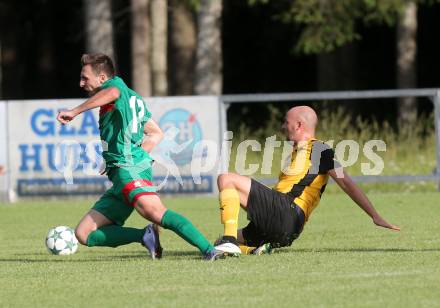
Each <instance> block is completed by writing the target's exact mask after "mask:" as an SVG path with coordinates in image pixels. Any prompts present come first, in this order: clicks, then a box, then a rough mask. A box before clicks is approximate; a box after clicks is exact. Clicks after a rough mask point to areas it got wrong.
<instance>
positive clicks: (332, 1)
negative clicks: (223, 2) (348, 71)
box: [249, 0, 439, 54]
mask: <svg viewBox="0 0 440 308" xmlns="http://www.w3.org/2000/svg"><path fill="white" fill-rule="evenodd" d="M281 1H284V3H286V4H288V5H287V9H286V10H283V11H281V12H279V13H278V16H277V18H278V19H280V20H281V21H283V22H285V23H293V24H296V25H298V26H299V27H300V28H301V34H300V37H299V39H298V42H297V44H296V47H295V50H296V51H297V52H300V53H305V54H316V53H322V52H331V51H333V50H335V49H336V48H338V47H341V46H343V45H345V44H347V43H350V42H353V41H356V40H359V39H361V35H360V33H359V29H358V25H359V24H360V23H361V24H364V25H367V26H371V25H387V26H394V25H395V23H396V21H397V18H398V17H399V14H400V13H401V11H402V10H403V9H404V7H405V4H406V3H408V2H411V1H416V0H386V1H384V0H295V1H291V0H281ZM271 2H275V0H272V1H270V0H249V4H250V5H267V4H269V3H271ZM276 2H277V3H278V2H280V0H276ZM416 2H418V3H421V4H432V3H435V2H439V1H438V0H428V1H426V0H419V1H416Z"/></svg>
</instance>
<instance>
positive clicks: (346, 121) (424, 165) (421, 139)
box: [229, 105, 436, 191]
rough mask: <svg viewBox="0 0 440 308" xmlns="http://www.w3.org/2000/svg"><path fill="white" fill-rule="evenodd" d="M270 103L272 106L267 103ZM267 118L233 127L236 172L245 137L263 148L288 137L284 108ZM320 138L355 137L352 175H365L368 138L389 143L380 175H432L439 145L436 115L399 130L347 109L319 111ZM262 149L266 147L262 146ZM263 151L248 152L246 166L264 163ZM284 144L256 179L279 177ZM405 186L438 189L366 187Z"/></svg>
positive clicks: (233, 169)
mask: <svg viewBox="0 0 440 308" xmlns="http://www.w3.org/2000/svg"><path fill="white" fill-rule="evenodd" d="M268 106H269V105H268ZM268 110H269V112H268V113H267V119H265V120H264V119H260V121H261V122H262V123H265V125H260V126H259V127H258V128H256V129H254V128H251V127H250V126H248V125H247V123H244V122H242V123H241V125H240V126H239V127H238V128H237V129H235V130H234V139H233V146H232V154H231V159H230V165H229V170H230V171H231V172H237V170H236V162H237V147H238V145H239V143H240V142H241V141H243V140H252V139H253V140H257V141H258V142H260V144H261V145H262V147H264V144H265V140H266V138H268V137H270V136H273V135H276V136H277V140H279V141H283V140H285V137H284V135H283V134H282V132H281V130H280V128H281V124H282V121H283V116H284V114H285V111H286V110H284V109H283V108H276V107H275V106H271V107H270V108H269V109H268ZM316 136H317V138H318V139H320V140H323V141H329V140H333V147H335V146H336V145H337V144H338V143H339V142H340V141H342V140H354V141H356V142H357V143H358V144H359V150H360V152H359V159H358V160H357V161H356V163H355V164H354V165H352V166H349V167H347V168H346V169H347V171H348V172H349V174H352V175H362V172H361V170H362V169H361V164H362V163H369V160H368V159H367V158H366V157H365V156H364V154H363V151H362V150H363V147H364V145H365V143H366V142H368V141H369V140H373V139H377V140H383V141H384V142H385V143H386V151H385V152H377V154H378V155H379V156H380V157H381V158H382V159H383V161H384V169H383V171H382V173H381V175H407V174H412V175H417V174H432V173H433V170H434V169H435V167H436V145H435V129H434V119H433V114H432V113H431V114H430V115H429V116H424V117H423V116H421V117H420V118H419V120H418V121H417V123H416V124H415V125H414V126H412V127H411V128H410V129H408V130H407V131H405V132H402V131H398V130H396V129H395V128H394V127H393V126H392V125H390V124H389V123H388V122H386V121H385V122H379V121H377V120H375V119H374V118H372V119H370V120H367V119H364V118H362V117H360V116H358V117H356V118H352V117H351V116H350V113H347V111H346V110H345V109H344V108H341V107H340V108H336V109H331V108H327V109H323V110H321V111H320V113H319V123H318V128H317V132H316ZM262 150H263V149H262ZM262 159H263V153H262V152H253V151H250V150H249V151H248V152H247V156H246V166H249V164H259V166H262ZM281 160H282V147H278V148H275V152H274V155H273V160H272V169H271V173H270V174H262V173H261V168H259V169H258V171H257V173H256V174H255V175H253V176H254V177H257V178H277V177H278V175H279V172H280V170H281ZM431 184H432V185H431ZM402 187H406V188H407V189H408V190H410V191H417V190H419V189H423V190H428V191H435V190H436V185H435V183H415V184H414V183H409V184H386V185H384V184H383V183H377V184H366V185H365V188H366V189H367V190H374V191H395V190H396V189H400V188H402Z"/></svg>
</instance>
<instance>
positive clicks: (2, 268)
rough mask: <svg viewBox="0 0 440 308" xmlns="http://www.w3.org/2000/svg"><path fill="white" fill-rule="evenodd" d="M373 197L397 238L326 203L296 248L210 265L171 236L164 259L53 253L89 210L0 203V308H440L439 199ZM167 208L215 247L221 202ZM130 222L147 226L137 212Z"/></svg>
mask: <svg viewBox="0 0 440 308" xmlns="http://www.w3.org/2000/svg"><path fill="white" fill-rule="evenodd" d="M370 198H371V199H372V201H373V202H374V204H375V205H376V208H377V209H378V210H379V212H380V213H382V214H383V216H384V217H385V218H386V219H388V220H389V221H390V222H392V223H395V224H398V225H400V226H401V227H402V231H401V232H400V233H399V232H392V231H389V230H385V229H382V228H378V227H375V226H374V225H373V224H372V222H371V220H370V219H369V218H368V217H367V216H366V215H365V214H364V213H363V212H361V210H359V209H358V208H357V206H356V205H355V204H353V202H352V201H351V200H349V199H348V197H346V196H344V195H342V194H336V193H335V194H328V195H324V197H323V200H322V201H321V204H320V206H319V207H318V208H317V209H316V210H315V212H314V213H313V215H312V216H311V220H310V221H309V223H308V224H307V225H306V227H305V230H304V233H303V234H302V235H301V237H300V238H299V239H298V240H297V241H296V242H295V243H294V244H293V245H292V246H291V247H289V248H285V249H281V250H278V251H277V252H275V253H274V254H272V255H270V256H260V257H255V256H242V257H240V258H229V259H226V260H221V261H218V262H212V263H209V262H202V261H201V256H200V255H199V253H198V251H197V250H196V249H195V248H193V247H191V246H189V245H188V244H186V243H185V242H183V241H182V240H180V239H179V238H178V237H177V236H175V235H174V234H171V232H169V231H164V232H162V243H163V246H164V248H165V249H166V250H165V254H164V258H163V259H162V260H161V261H152V260H150V259H149V258H148V257H147V256H146V251H145V250H144V248H142V247H141V246H140V245H138V244H131V245H127V246H123V247H119V248H116V249H112V248H86V247H80V249H79V251H78V252H77V253H76V254H75V255H73V256H67V257H61V256H52V255H49V254H48V252H47V251H46V249H45V247H44V238H45V235H46V232H47V231H48V230H49V228H51V227H53V226H57V225H69V226H72V227H73V226H75V224H76V223H77V221H78V220H79V219H80V218H81V216H82V215H83V214H84V213H85V211H86V210H87V209H88V208H89V206H90V203H92V201H59V202H48V201H44V202H38V201H33V202H22V203H18V204H15V205H0V225H1V228H0V306H1V307H49V306H55V305H57V306H60V305H63V306H66V307H68V306H75V307H95V306H100V307H103V306H105V307H120V306H129V305H130V306H151V307H153V306H154V307H170V306H182V307H185V306H191V307H206V306H225V305H228V306H231V305H233V306H251V305H258V304H260V305H264V306H280V307H293V306H301V307H305V306H307V307H311V306H313V307H315V306H334V307H336V306H337V307H341V306H348V307H358V306H359V307H369V306H370V307H372V306H387V307H393V306H394V307H397V306H405V307H410V306H413V307H415V306H429V307H433V306H439V305H440V296H439V294H440V267H439V266H438V260H439V259H440V239H439V238H438V234H440V223H439V222H440V204H439V203H438V193H423V194H422V193H419V194H417V193H411V194H397V193H386V194H371V195H370ZM165 202H166V204H167V205H168V207H169V208H172V209H174V210H177V211H179V212H181V213H183V214H185V215H186V216H187V217H188V218H190V219H191V220H192V221H193V222H194V224H195V225H197V226H198V227H199V228H200V229H201V231H202V232H203V233H204V234H206V235H207V237H208V238H209V239H210V240H211V241H213V240H215V238H216V237H217V236H218V234H220V233H221V232H222V226H221V225H220V223H219V217H218V210H217V207H218V206H217V201H216V200H215V199H211V198H209V199H208V198H192V199H190V198H178V199H165ZM240 219H241V225H244V224H245V223H246V219H245V215H243V213H241V217H240ZM127 225H128V226H138V227H144V226H145V221H143V220H142V219H141V218H140V217H139V215H137V214H135V213H134V214H133V215H132V217H130V219H129V220H128V221H127Z"/></svg>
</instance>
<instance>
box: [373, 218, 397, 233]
mask: <svg viewBox="0 0 440 308" xmlns="http://www.w3.org/2000/svg"><path fill="white" fill-rule="evenodd" d="M373 222H374V223H375V224H376V226H379V227H383V228H388V229H391V230H394V231H400V228H399V227H398V226H395V225H392V224H390V223H388V222H387V221H386V220H385V219H383V218H382V217H375V218H373Z"/></svg>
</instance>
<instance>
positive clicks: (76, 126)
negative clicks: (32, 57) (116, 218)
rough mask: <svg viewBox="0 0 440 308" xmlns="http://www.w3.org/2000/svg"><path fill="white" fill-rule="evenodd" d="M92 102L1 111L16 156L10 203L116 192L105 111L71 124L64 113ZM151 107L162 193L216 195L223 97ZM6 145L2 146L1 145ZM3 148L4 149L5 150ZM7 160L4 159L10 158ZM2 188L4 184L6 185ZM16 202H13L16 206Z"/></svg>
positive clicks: (28, 104)
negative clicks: (158, 135) (106, 150)
mask: <svg viewBox="0 0 440 308" xmlns="http://www.w3.org/2000/svg"><path fill="white" fill-rule="evenodd" d="M83 101H84V100H83V99H82V100H35V101H9V102H7V106H6V104H0V111H2V109H1V108H3V111H4V112H1V113H0V120H4V119H3V118H2V115H3V117H5V116H6V118H7V121H2V122H1V123H2V124H1V125H3V123H5V124H4V125H7V128H6V129H4V130H2V132H7V136H3V135H4V133H3V135H1V133H0V138H2V137H4V140H6V141H3V142H5V143H7V144H6V146H3V147H1V148H0V151H2V150H3V149H7V153H6V154H1V153H0V163H1V159H2V157H3V156H6V155H7V156H9V159H8V169H9V170H10V174H9V184H8V185H9V189H10V191H12V192H13V193H12V194H10V197H9V198H10V199H16V198H23V197H33V196H86V195H99V194H102V193H103V192H104V191H105V190H106V189H108V188H109V187H110V186H111V183H110V182H109V181H108V179H107V177H106V176H103V175H100V171H102V167H103V159H102V155H101V154H102V145H101V141H100V138H99V127H98V119H99V118H98V109H95V110H91V111H88V112H85V113H83V114H81V115H80V116H78V117H77V118H75V119H74V121H72V122H71V123H69V124H68V125H65V126H64V125H61V124H60V123H58V121H57V120H56V116H57V113H58V111H59V110H60V109H70V108H72V107H74V106H77V105H78V104H80V103H82V102H83ZM145 101H146V103H147V108H149V109H150V111H151V112H152V114H153V119H154V120H155V121H156V122H157V123H158V124H159V126H160V127H161V128H162V130H163V131H164V139H163V140H162V142H161V143H160V144H159V145H158V146H157V147H156V148H155V149H154V151H153V152H152V153H151V155H152V156H153V158H154V160H155V162H154V165H153V169H154V176H155V177H154V182H155V185H156V186H157V187H158V189H159V192H160V193H161V194H206V193H208V194H212V193H214V192H215V185H214V183H215V178H216V176H217V172H218V159H219V150H220V145H221V140H220V135H221V132H220V130H221V129H220V127H219V121H220V119H219V100H218V97H211V96H209V97H189V96H188V97H164V98H147V99H146V100H145ZM1 140H2V139H0V142H2V141H1ZM0 144H1V143H0ZM2 155H3V156H2ZM0 184H1V182H0ZM11 201H13V200H11Z"/></svg>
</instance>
